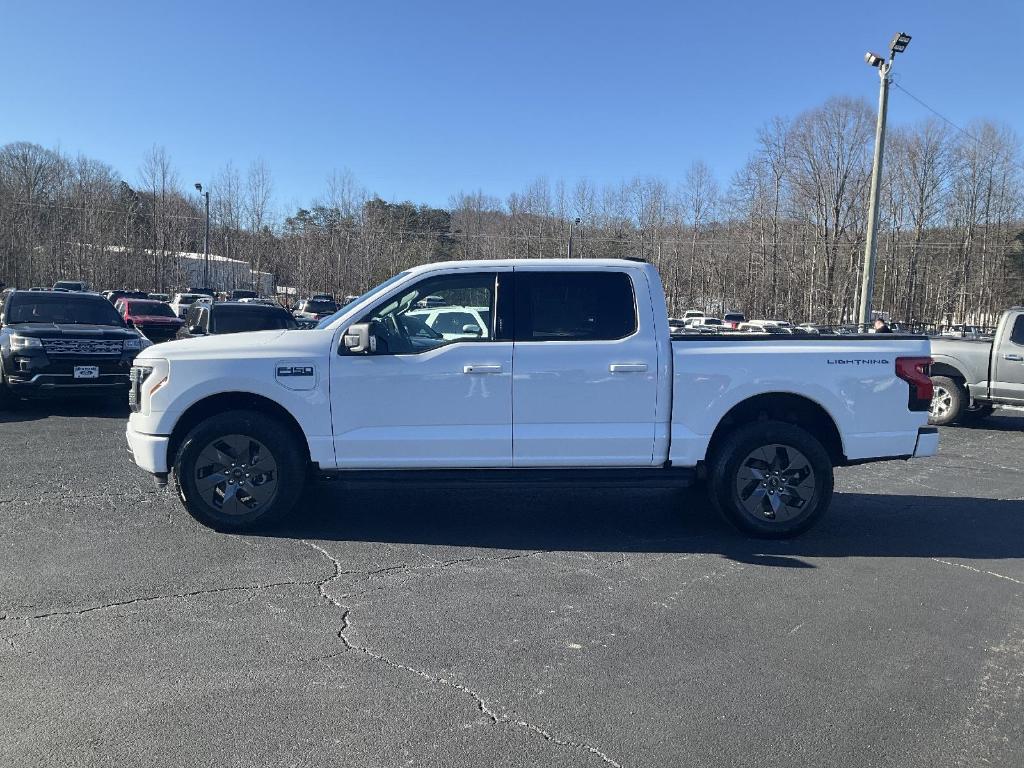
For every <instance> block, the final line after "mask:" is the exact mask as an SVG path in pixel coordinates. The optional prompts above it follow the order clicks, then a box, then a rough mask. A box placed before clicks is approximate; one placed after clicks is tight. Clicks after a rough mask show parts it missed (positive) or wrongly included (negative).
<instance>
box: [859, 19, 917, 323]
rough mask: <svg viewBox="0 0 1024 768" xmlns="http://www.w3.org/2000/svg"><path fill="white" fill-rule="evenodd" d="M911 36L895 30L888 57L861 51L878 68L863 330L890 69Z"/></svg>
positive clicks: (868, 303) (863, 281)
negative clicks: (876, 118)
mask: <svg viewBox="0 0 1024 768" xmlns="http://www.w3.org/2000/svg"><path fill="white" fill-rule="evenodd" d="M909 42H910V35H908V34H905V33H903V32H897V33H896V35H895V36H893V39H892V42H891V43H890V44H889V60H888V61H886V60H885V58H883V57H882V56H879V55H878V54H876V53H871V52H870V51H869V52H868V53H866V54H864V61H866V62H867V63H868V65H869V66H872V67H877V68H878V77H879V80H880V81H881V83H880V85H879V88H878V123H877V124H876V125H875V156H874V159H873V161H872V164H871V193H870V195H869V197H868V231H867V238H866V240H865V242H864V272H863V274H862V276H861V282H860V309H859V312H858V314H857V323H858V324H859V325H860V326H861V327H862V328H864V329H866V328H867V326H868V324H870V322H871V311H872V308H873V304H872V301H873V300H872V294H873V293H874V289H875V258H876V256H877V254H878V203H879V199H878V198H879V187H880V186H881V183H882V159H883V157H884V154H885V118H886V113H887V112H888V107H889V83H890V80H889V72H890V71H891V70H892V63H893V61H894V60H895V59H896V54H897V53H903V51H905V50H906V49H907V44H908V43H909Z"/></svg>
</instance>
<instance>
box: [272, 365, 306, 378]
mask: <svg viewBox="0 0 1024 768" xmlns="http://www.w3.org/2000/svg"><path fill="white" fill-rule="evenodd" d="M277 375H278V376H312V375H313V366H312V365H279V366H277Z"/></svg>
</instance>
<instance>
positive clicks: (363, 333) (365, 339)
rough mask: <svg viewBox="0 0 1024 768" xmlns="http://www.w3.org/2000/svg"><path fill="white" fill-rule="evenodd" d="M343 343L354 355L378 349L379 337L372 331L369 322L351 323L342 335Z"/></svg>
mask: <svg viewBox="0 0 1024 768" xmlns="http://www.w3.org/2000/svg"><path fill="white" fill-rule="evenodd" d="M341 343H342V345H343V346H344V347H345V349H346V350H348V351H349V352H350V353H351V354H353V355H364V354H366V353H367V352H376V351H377V337H376V336H374V335H373V334H372V333H370V324H369V323H356V324H355V325H350V326H349V327H348V329H347V330H346V331H345V335H344V336H342V337H341Z"/></svg>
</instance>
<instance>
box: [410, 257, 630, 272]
mask: <svg viewBox="0 0 1024 768" xmlns="http://www.w3.org/2000/svg"><path fill="white" fill-rule="evenodd" d="M648 265H649V262H647V261H645V260H644V259H634V258H624V259H565V258H561V259H472V260H469V261H435V262H433V263H431V264H420V265H419V266H415V267H412V268H410V269H409V270H408V271H409V272H411V273H417V272H424V271H429V270H435V269H439V268H441V269H448V268H453V267H454V268H460V269H489V268H492V267H525V266H531V267H558V268H559V269H564V268H566V267H569V268H576V269H593V268H594V267H631V268H634V269H635V268H636V267H638V266H641V267H645V266H648Z"/></svg>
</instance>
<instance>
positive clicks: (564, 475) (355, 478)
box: [319, 467, 697, 488]
mask: <svg viewBox="0 0 1024 768" xmlns="http://www.w3.org/2000/svg"><path fill="white" fill-rule="evenodd" d="M319 476H320V478H321V479H323V480H327V481H335V482H340V483H344V484H345V485H351V486H358V487H363V488H365V487H377V486H380V487H392V488H393V487H394V486H395V485H397V484H402V483H407V484H410V485H417V486H433V487H438V488H462V487H467V486H469V487H472V486H478V485H531V486H535V487H536V486H544V487H551V488H562V487H565V488H571V487H574V486H585V487H588V488H686V487H689V486H690V485H692V484H693V482H694V480H696V478H697V472H696V470H695V469H693V468H692V467H650V468H646V467H645V468H640V469H632V468H630V469H621V468H616V467H586V468H578V469H577V468H573V469H550V468H547V467H540V468H535V469H516V468H510V469H342V470H330V471H325V470H321V471H320V473H319Z"/></svg>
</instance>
